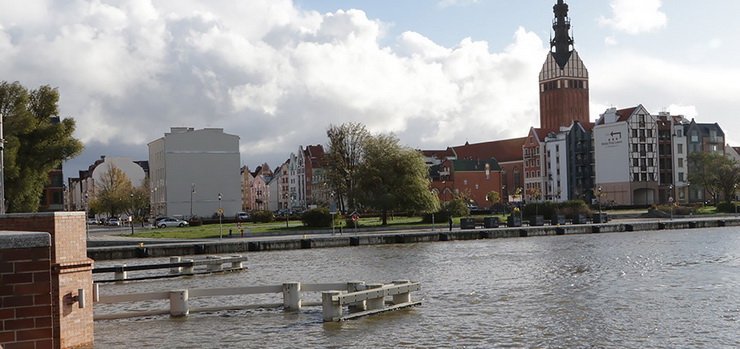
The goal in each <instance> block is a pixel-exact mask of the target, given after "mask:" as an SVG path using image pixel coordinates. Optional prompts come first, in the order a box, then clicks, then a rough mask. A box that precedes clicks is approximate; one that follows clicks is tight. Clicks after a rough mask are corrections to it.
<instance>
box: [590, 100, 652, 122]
mask: <svg viewBox="0 0 740 349" xmlns="http://www.w3.org/2000/svg"><path fill="white" fill-rule="evenodd" d="M640 108H642V104H640V105H638V106H636V107H633V108H627V109H619V110H617V111H616V112H615V114H616V116H617V120H616V121H614V122H622V121H627V120H629V119H630V118H631V117H632V115H634V114H635V112H636V111H637V110H638V109H640ZM613 110H614V108H610V109H607V111H606V112H604V114H601V117H599V120H598V121H596V125H604V124H605V120H604V116H605V115H607V114H609V113H610V112H612V111H613Z"/></svg>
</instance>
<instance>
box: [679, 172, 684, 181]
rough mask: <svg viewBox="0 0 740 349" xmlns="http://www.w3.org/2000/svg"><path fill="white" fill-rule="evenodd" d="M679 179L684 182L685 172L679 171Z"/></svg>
mask: <svg viewBox="0 0 740 349" xmlns="http://www.w3.org/2000/svg"><path fill="white" fill-rule="evenodd" d="M678 181H679V182H683V172H679V173H678Z"/></svg>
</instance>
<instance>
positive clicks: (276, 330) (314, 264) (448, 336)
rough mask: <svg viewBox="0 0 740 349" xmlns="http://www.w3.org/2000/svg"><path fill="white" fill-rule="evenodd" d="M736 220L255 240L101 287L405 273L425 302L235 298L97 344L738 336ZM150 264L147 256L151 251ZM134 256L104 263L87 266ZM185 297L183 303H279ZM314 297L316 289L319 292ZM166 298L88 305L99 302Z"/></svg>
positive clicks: (121, 327) (419, 343) (582, 341)
mask: <svg viewBox="0 0 740 349" xmlns="http://www.w3.org/2000/svg"><path fill="white" fill-rule="evenodd" d="M738 233H740V231H739V230H738V229H737V228H720V229H713V230H681V231H660V232H640V233H619V234H596V235H578V236H552V237H530V238H519V239H497V240H478V241H461V242H440V243H423V244H408V245H385V246H361V247H351V248H335V249H316V250H295V251H279V252H260V253H252V254H249V257H250V261H249V262H248V263H247V264H248V266H249V268H250V270H249V271H247V272H241V273H233V274H224V275H217V276H205V277H195V278H192V279H167V280H157V281H146V282H135V283H130V284H125V285H105V286H103V287H102V289H101V292H103V293H132V292H151V291H163V290H170V289H182V288H207V287H237V286H252V285H268V284H280V283H283V282H291V281H301V282H304V283H327V282H345V281H350V280H363V281H367V282H378V281H386V282H389V281H392V280H396V279H411V280H414V281H419V282H421V283H422V287H423V289H422V291H420V292H417V293H414V296H415V297H414V298H415V299H419V298H421V299H423V301H424V303H423V305H422V306H421V307H416V308H412V309H407V310H402V311H398V312H392V313H386V314H382V315H377V316H372V317H366V318H362V319H359V320H355V321H348V322H343V323H322V321H321V308H320V307H307V308H304V310H303V311H302V312H301V313H286V312H282V311H277V310H244V311H229V312H226V311H225V312H216V313H202V314H193V315H191V316H189V317H188V318H186V319H170V318H169V317H166V316H158V317H150V318H142V319H129V320H116V321H98V322H96V323H95V340H96V346H97V347H100V348H134V347H136V348H203V347H218V348H246V347H255V348H257V347H272V348H277V347H285V348H288V347H290V348H294V347H304V348H313V347H322V348H346V347H360V348H365V347H377V348H392V347H407V348H450V347H455V348H488V347H534V348H545V347H577V348H591V347H593V348H604V347H611V348H623V347H631V348H642V347H662V348H678V347H680V348H706V347H712V348H733V347H740V297H738V293H739V292H740V234H738ZM147 262H148V261H147ZM121 263H126V264H137V263H141V261H133V260H132V261H115V262H105V263H103V262H101V263H98V264H97V266H104V265H112V264H121ZM259 297H262V298H263V299H259V298H254V297H253V296H250V297H247V296H244V297H215V298H196V299H192V302H191V305H192V306H213V305H221V304H224V303H229V304H249V303H263V302H280V299H279V298H276V297H279V295H278V296H275V297H272V296H259ZM316 297H317V299H318V295H316ZM166 307H167V304H166V303H162V302H160V303H152V304H141V303H138V304H128V305H111V306H96V312H97V313H105V312H109V313H110V312H120V311H122V310H124V309H125V310H133V309H154V308H162V309H165V308H166Z"/></svg>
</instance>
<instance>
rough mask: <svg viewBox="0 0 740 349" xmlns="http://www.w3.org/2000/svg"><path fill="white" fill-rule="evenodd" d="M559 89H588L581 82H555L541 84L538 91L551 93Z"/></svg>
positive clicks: (583, 82)
mask: <svg viewBox="0 0 740 349" xmlns="http://www.w3.org/2000/svg"><path fill="white" fill-rule="evenodd" d="M561 88H572V89H585V88H588V84H587V83H586V82H585V81H583V80H555V81H547V82H543V83H542V85H541V87H540V91H541V92H545V91H552V90H557V89H561Z"/></svg>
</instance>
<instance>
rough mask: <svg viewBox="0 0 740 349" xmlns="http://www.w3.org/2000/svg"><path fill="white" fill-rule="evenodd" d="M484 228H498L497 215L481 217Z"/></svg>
mask: <svg viewBox="0 0 740 349" xmlns="http://www.w3.org/2000/svg"><path fill="white" fill-rule="evenodd" d="M483 227H484V228H498V217H486V218H483Z"/></svg>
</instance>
